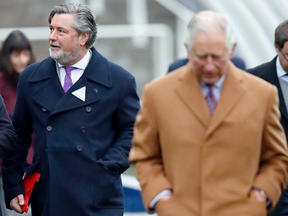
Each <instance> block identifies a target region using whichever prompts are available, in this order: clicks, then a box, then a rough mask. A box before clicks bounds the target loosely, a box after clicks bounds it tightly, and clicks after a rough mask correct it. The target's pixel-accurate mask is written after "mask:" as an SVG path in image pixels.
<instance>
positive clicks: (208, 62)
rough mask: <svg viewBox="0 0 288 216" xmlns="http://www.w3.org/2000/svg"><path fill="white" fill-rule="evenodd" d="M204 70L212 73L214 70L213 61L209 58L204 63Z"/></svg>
mask: <svg viewBox="0 0 288 216" xmlns="http://www.w3.org/2000/svg"><path fill="white" fill-rule="evenodd" d="M205 69H206V70H207V71H212V70H214V69H215V64H214V60H213V58H212V57H211V56H208V57H207V59H206V63H205Z"/></svg>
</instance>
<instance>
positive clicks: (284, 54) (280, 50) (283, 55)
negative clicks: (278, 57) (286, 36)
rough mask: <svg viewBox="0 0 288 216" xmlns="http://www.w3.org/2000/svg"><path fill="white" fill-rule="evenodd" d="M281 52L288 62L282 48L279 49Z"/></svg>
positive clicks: (287, 57)
mask: <svg viewBox="0 0 288 216" xmlns="http://www.w3.org/2000/svg"><path fill="white" fill-rule="evenodd" d="M278 49H279V51H280V52H281V53H282V55H283V56H284V58H285V59H286V61H288V56H287V55H286V54H285V53H284V52H283V50H282V49H281V48H278Z"/></svg>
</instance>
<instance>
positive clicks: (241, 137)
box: [129, 11, 288, 216]
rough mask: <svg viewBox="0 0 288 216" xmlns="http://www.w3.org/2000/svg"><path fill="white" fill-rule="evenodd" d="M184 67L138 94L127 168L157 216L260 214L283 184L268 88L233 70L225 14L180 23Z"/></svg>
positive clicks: (278, 130) (273, 92)
mask: <svg viewBox="0 0 288 216" xmlns="http://www.w3.org/2000/svg"><path fill="white" fill-rule="evenodd" d="M185 47H186V50H187V54H188V58H189V62H188V63H187V64H186V65H185V66H183V67H181V68H179V69H177V70H176V71H174V72H172V73H169V74H167V75H166V76H164V77H161V78H159V79H156V80H153V81H152V82H151V83H149V84H147V85H146V86H145V91H144V95H143V100H142V108H141V109H140V112H139V113H138V115H137V117H136V122H135V126H134V137H133V145H132V149H131V151H130V155H129V158H130V161H131V162H132V163H135V167H136V173H137V178H138V180H139V182H140V186H141V188H142V195H143V200H144V203H145V207H146V209H147V210H148V211H149V212H154V211H156V212H157V214H158V216H166V215H170V216H177V215H181V216H230V215H233V216H265V215H266V214H267V210H270V209H272V208H274V207H275V205H276V204H277V201H278V199H279V197H280V194H281V192H282V191H283V190H284V188H285V187H286V185H287V181H288V156H287V146H286V139H285V134H284V131H283V128H282V126H281V124H280V121H279V118H280V112H279V109H278V96H277V89H276V87H275V86H273V85H271V84H269V83H267V82H265V81H263V80H262V79H260V78H258V77H255V76H253V75H251V74H248V73H246V72H245V71H243V70H241V69H239V68H237V67H235V65H234V64H232V63H231V61H230V59H231V57H232V56H233V54H234V51H235V47H236V41H235V37H234V34H233V31H232V27H231V25H230V23H229V21H228V19H227V17H226V16H224V15H222V14H219V13H216V12H213V11H201V12H199V13H197V14H195V16H194V17H193V18H192V19H191V21H190V22H189V25H188V28H187V31H186V38H185Z"/></svg>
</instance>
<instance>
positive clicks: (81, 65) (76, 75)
mask: <svg viewBox="0 0 288 216" xmlns="http://www.w3.org/2000/svg"><path fill="white" fill-rule="evenodd" d="M91 56H92V52H91V50H90V49H89V50H88V51H87V53H86V54H85V56H84V57H83V58H82V59H81V60H80V61H78V62H77V63H75V64H73V65H71V67H76V68H77V69H75V70H72V71H71V79H72V83H73V85H74V83H76V82H77V81H78V80H79V79H80V77H81V76H82V75H83V73H84V70H85V68H86V67H87V65H88V63H89V61H90V58H91ZM56 67H57V73H58V77H59V79H60V82H61V86H62V87H63V86H64V80H65V75H66V71H65V69H64V67H65V66H64V65H61V64H60V63H57V64H56Z"/></svg>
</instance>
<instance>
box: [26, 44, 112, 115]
mask: <svg viewBox="0 0 288 216" xmlns="http://www.w3.org/2000/svg"><path fill="white" fill-rule="evenodd" d="M28 81H29V82H30V83H31V86H33V88H32V89H33V90H32V92H31V96H32V98H33V100H34V101H35V102H37V103H38V104H40V105H41V106H42V107H43V108H45V109H47V110H49V111H51V112H52V113H57V112H62V111H66V110H70V109H74V108H77V107H80V106H85V105H88V104H91V103H93V102H96V101H98V100H100V98H101V97H100V94H99V92H98V89H97V85H95V83H98V84H101V85H103V86H105V87H107V88H111V87H112V79H111V71H110V69H109V62H108V60H107V59H106V58H104V57H103V56H102V55H101V54H99V53H98V52H97V51H96V50H95V49H94V48H93V49H92V57H91V59H90V62H89V64H88V65H87V67H86V69H85V70H84V73H83V75H82V76H81V77H80V79H79V80H78V81H77V82H76V83H75V84H74V85H73V86H72V87H71V88H70V89H69V90H68V92H67V93H66V94H65V93H64V91H63V88H62V86H61V84H60V80H59V77H58V75H57V72H56V62H55V61H54V60H53V59H52V58H47V59H45V60H44V61H43V62H41V63H40V64H39V65H38V66H37V67H36V69H35V70H34V71H33V72H32V73H31V75H30V76H29V78H28ZM84 86H85V87H86V100H85V101H81V100H80V99H79V98H76V97H75V96H74V95H73V94H72V92H74V91H76V90H78V89H80V88H82V87H84Z"/></svg>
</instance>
